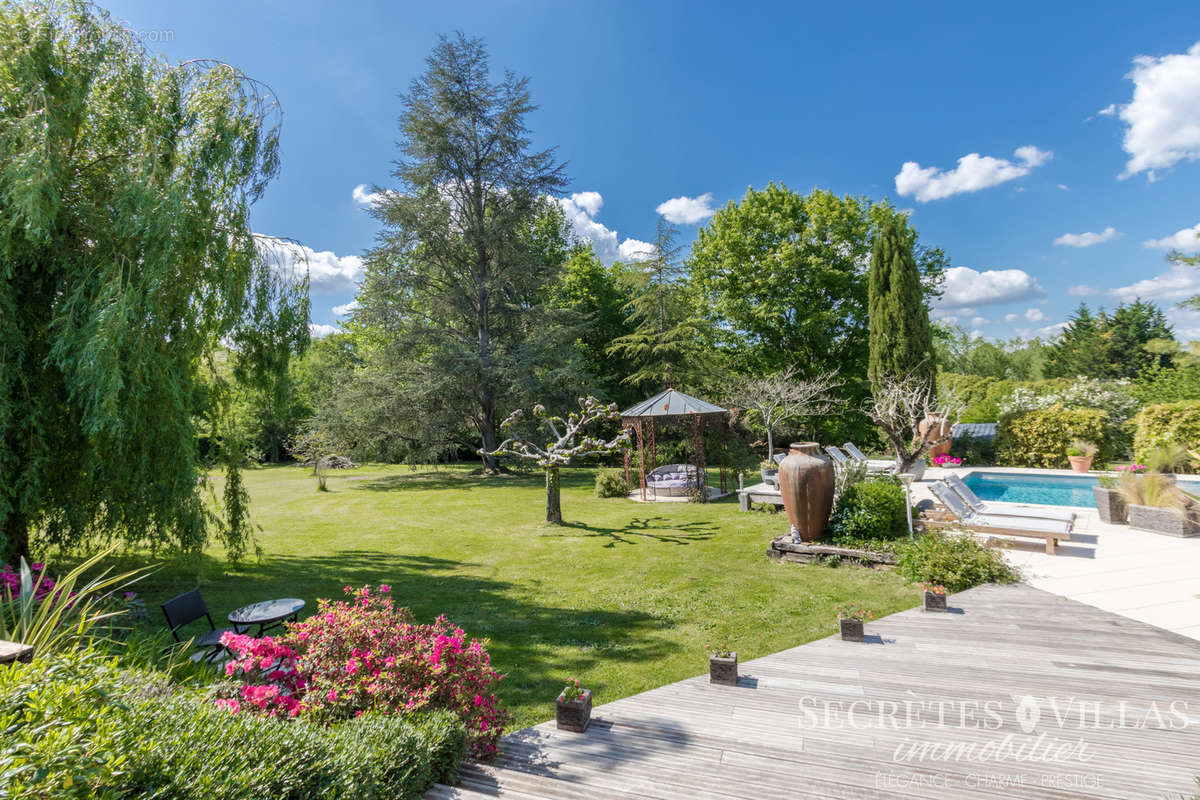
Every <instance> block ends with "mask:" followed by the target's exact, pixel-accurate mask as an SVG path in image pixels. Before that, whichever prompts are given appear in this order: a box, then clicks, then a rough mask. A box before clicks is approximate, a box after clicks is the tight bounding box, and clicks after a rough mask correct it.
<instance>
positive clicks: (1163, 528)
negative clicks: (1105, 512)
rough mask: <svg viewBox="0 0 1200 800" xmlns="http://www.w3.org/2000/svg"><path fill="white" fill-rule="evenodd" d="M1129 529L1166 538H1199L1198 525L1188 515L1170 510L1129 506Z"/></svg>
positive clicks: (1199, 530)
mask: <svg viewBox="0 0 1200 800" xmlns="http://www.w3.org/2000/svg"><path fill="white" fill-rule="evenodd" d="M1129 527H1131V528H1137V529H1138V530H1142V531H1151V532H1153V533H1162V534H1166V535H1167V536H1179V537H1186V536H1200V525H1198V524H1197V523H1196V520H1195V519H1193V518H1192V517H1191V516H1190V515H1185V514H1180V513H1179V512H1178V511H1176V510H1174V509H1172V508H1156V507H1154V506H1138V505H1133V504H1132V503H1130V505H1129Z"/></svg>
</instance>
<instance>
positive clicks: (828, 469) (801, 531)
mask: <svg viewBox="0 0 1200 800" xmlns="http://www.w3.org/2000/svg"><path fill="white" fill-rule="evenodd" d="M779 493H780V494H781V495H783V507H784V508H785V509H786V510H787V515H788V521H789V522H791V523H792V539H793V540H794V541H798V542H815V541H817V540H818V539H820V538H821V534H822V533H824V532H825V524H826V523H827V522H829V514H830V512H832V511H833V464H832V463H830V461H829V460H828V459H827V458H825V457H824V456H822V455H821V454H820V450H819V449H818V446H817V443H816V442H795V443H793V444H791V445H790V446H789V447H788V456H787V458H785V459H784V460H783V463H781V464H780V465H779Z"/></svg>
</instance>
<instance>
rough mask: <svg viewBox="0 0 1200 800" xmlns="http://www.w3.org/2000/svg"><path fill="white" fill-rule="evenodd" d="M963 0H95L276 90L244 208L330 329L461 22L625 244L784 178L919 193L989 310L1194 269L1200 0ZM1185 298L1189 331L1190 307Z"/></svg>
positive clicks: (186, 50) (1032, 313)
mask: <svg viewBox="0 0 1200 800" xmlns="http://www.w3.org/2000/svg"><path fill="white" fill-rule="evenodd" d="M835 5H836V6H837V7H836V8H831V7H829V6H835ZM974 5H976V4H963V3H961V2H954V3H908V4H897V3H877V4H870V3H854V4H849V3H847V4H828V3H821V4H806V5H801V4H795V3H778V4H771V3H761V4H756V3H738V4H711V5H708V4H703V3H695V2H692V3H672V2H644V3H638V2H627V3H590V4H583V3H535V2H505V1H503V0H492V1H491V2H486V3H454V2H440V3H420V4H413V3H365V2H353V1H352V0H343V2H339V3H329V4H322V3H314V2H289V3H282V2H255V3H245V2H242V3H232V2H212V1H211V0H210V1H209V2H205V3H181V2H164V1H163V0H158V2H146V1H144V0H121V1H120V2H110V3H107V4H106V7H107V8H109V10H110V11H111V12H112V13H113V15H114V16H115V17H116V18H117V19H119V20H122V21H124V22H125V23H126V24H128V25H129V27H131V28H132V29H134V30H136V31H138V32H140V33H141V35H142V38H143V40H144V41H146V42H147V43H148V45H149V46H150V47H151V48H153V49H156V50H159V51H161V52H162V53H164V54H165V55H166V56H167V57H168V58H170V59H172V60H179V59H187V58H199V57H210V58H218V59H221V60H224V61H228V62H230V63H233V64H236V65H238V66H239V67H241V68H242V69H243V70H245V71H246V72H247V73H248V74H249V75H251V76H252V77H254V78H257V79H258V80H261V81H263V82H265V83H267V84H268V85H270V86H271V87H272V89H273V90H274V91H275V92H276V94H277V95H278V96H279V98H280V101H281V103H282V105H283V109H284V127H283V153H282V156H283V166H282V169H281V173H280V176H279V178H278V180H276V181H275V183H274V184H273V185H272V186H271V188H270V189H269V190H268V192H267V194H266V196H265V197H264V198H263V199H262V200H261V201H260V202H259V204H258V206H256V207H255V210H254V226H255V229H256V230H257V231H258V232H260V233H264V234H271V235H278V236H289V237H293V238H296V239H298V240H300V241H301V242H302V243H303V244H304V245H306V246H307V247H309V248H312V250H313V251H314V254H313V255H312V256H311V265H312V277H313V321H314V323H316V324H317V325H318V326H321V327H319V328H318V330H319V331H321V330H328V327H326V326H332V325H336V324H337V322H338V313H337V310H336V309H338V308H341V307H344V306H345V305H346V304H347V303H349V302H350V301H351V300H352V299H353V295H354V280H355V278H356V276H357V270H358V269H360V267H361V263H360V261H359V259H358V256H359V255H361V253H362V251H363V250H364V249H365V248H367V247H369V246H370V245H371V243H372V239H373V236H374V234H375V231H376V225H375V223H374V221H373V220H371V219H370V218H369V217H368V216H367V215H366V213H365V212H364V205H363V201H364V199H365V198H364V197H363V192H361V191H359V192H358V193H357V196H356V192H355V189H356V187H359V186H362V185H368V186H369V185H371V184H376V183H377V184H381V185H383V186H385V187H386V186H388V185H389V183H390V182H391V178H390V175H389V172H390V169H391V162H392V160H393V159H394V157H395V140H396V126H395V122H396V117H397V115H398V114H399V111H400V102H399V99H398V96H397V95H398V93H399V92H401V91H403V90H404V89H405V88H406V87H407V86H408V84H409V82H410V81H411V79H412V78H413V77H414V76H416V75H417V74H419V73H420V72H421V70H422V68H423V61H424V58H425V56H426V55H427V54H428V53H429V51H430V49H431V48H432V46H433V45H434V43H435V42H436V37H437V35H438V34H439V33H451V32H453V31H455V30H462V31H464V32H466V33H468V34H471V35H478V36H482V37H484V38H485V39H486V41H487V43H488V46H489V49H490V51H491V56H492V66H493V69H496V70H498V69H503V68H508V69H512V70H513V71H515V72H517V73H520V74H525V75H528V76H530V78H531V89H532V92H533V96H534V100H535V101H536V102H537V103H538V105H539V106H540V109H539V110H538V111H537V112H536V113H535V114H534V115H533V116H532V118H531V120H530V123H531V127H532V128H533V132H534V136H535V140H536V143H537V144H538V145H540V146H549V145H557V146H558V148H559V153H560V155H561V157H562V158H563V159H564V160H565V161H567V162H568V174H569V175H570V177H571V179H572V183H571V187H570V189H569V194H574V195H575V196H574V197H573V198H572V197H567V198H564V200H563V203H564V206H565V207H566V208H567V209H568V211H569V212H570V215H571V216H572V218H573V219H574V220H575V221H576V223H577V230H578V231H579V233H580V234H581V235H586V236H589V237H591V238H593V239H594V240H595V243H596V246H597V249H598V251H600V252H601V253H602V254H607V255H608V256H609V257H616V256H617V255H618V254H619V253H620V252H621V245H622V243H625V242H626V240H630V241H629V242H628V243H627V244H626V245H625V252H629V251H630V250H632V249H636V243H637V242H639V241H645V240H649V239H651V238H653V231H654V226H655V220H656V209H659V208H660V207H661V208H663V210H664V211H665V212H669V215H670V216H673V217H675V218H676V219H678V220H681V224H680V228H681V230H682V232H683V235H684V237H685V238H687V239H690V238H692V237H694V235H695V231H696V229H697V225H696V220H697V219H699V218H702V217H703V216H704V215H705V214H707V213H709V212H710V210H711V209H712V208H717V207H720V206H722V205H724V204H725V203H726V202H728V201H730V200H735V201H736V200H737V199H738V198H740V197H741V196H742V194H743V193H744V192H745V190H746V188H747V187H749V186H754V187H762V186H763V185H765V184H766V183H767V182H768V181H770V180H776V181H781V182H783V183H785V184H787V185H788V186H790V187H791V188H793V189H796V190H799V191H807V190H809V189H812V188H814V187H821V188H826V189H830V190H832V191H834V192H837V193H839V194H841V193H853V194H865V195H869V196H871V197H873V198H881V197H888V198H889V199H891V200H892V201H893V202H894V203H896V204H897V205H898V206H900V207H903V208H909V209H912V213H913V216H912V220H913V224H914V225H916V227H917V228H918V230H919V231H920V232H921V235H922V238H923V240H924V241H925V242H926V243H928V244H933V245H937V246H940V247H943V248H944V249H945V250H946V252H947V253H948V254H949V256H950V258H951V260H952V263H953V265H954V267H955V269H954V270H953V272H952V274H951V276H950V280H949V282H948V284H947V297H946V299H945V301H944V302H943V303H942V304H941V305H940V306H939V308H938V309H937V310H936V314H937V315H939V316H940V317H943V318H955V319H956V320H957V322H958V323H959V324H962V325H964V326H965V327H967V328H968V329H971V330H978V331H979V332H980V333H981V335H985V336H989V337H1009V336H1013V335H1017V334H1020V335H1025V336H1029V335H1043V336H1045V335H1049V334H1051V333H1053V331H1054V330H1055V327H1054V326H1055V325H1056V324H1058V323H1061V322H1062V321H1064V320H1065V319H1066V318H1067V315H1068V314H1069V313H1070V311H1071V310H1072V309H1073V308H1074V307H1075V305H1077V304H1078V302H1079V300H1080V299H1086V300H1087V301H1088V302H1089V303H1091V304H1093V305H1106V306H1109V307H1111V306H1113V305H1115V304H1116V303H1117V302H1118V301H1119V300H1122V299H1125V300H1128V299H1132V298H1133V297H1134V296H1141V297H1143V298H1146V299H1153V300H1156V301H1157V302H1160V303H1161V304H1163V305H1164V307H1173V306H1174V304H1175V303H1176V302H1177V301H1178V300H1179V299H1182V298H1183V297H1186V296H1189V295H1191V294H1196V293H1200V271H1188V270H1182V269H1173V268H1171V267H1170V265H1168V264H1167V263H1166V262H1165V260H1164V258H1163V256H1164V254H1165V252H1166V249H1167V248H1168V247H1169V246H1170V244H1172V243H1181V244H1187V243H1190V242H1191V241H1193V240H1194V237H1192V236H1191V235H1190V234H1187V233H1186V231H1187V229H1192V228H1195V229H1196V230H1197V231H1200V202H1198V200H1197V192H1196V188H1197V179H1198V178H1200V163H1198V162H1197V161H1196V159H1198V158H1200V12H1198V11H1197V10H1196V8H1195V5H1194V4H1192V3H1181V2H1174V3H1121V4H1114V3H1096V2H1088V3H1082V2H1080V3H1055V4H1049V5H1047V4H1040V5H1038V6H1034V5H1031V4H1026V3H1019V4H1018V3H1013V4H1010V5H1008V6H1007V7H1003V6H1001V5H1000V4H991V6H990V7H988V8H983V7H979V8H975V7H972V6H974ZM964 6H965V7H964ZM972 154H975V155H972ZM678 198H683V199H681V200H679V199H678ZM672 199H677V200H676V202H674V203H672V204H669V205H666V206H663V205H662V204H663V203H664V202H666V201H668V200H672ZM1192 249H1200V246H1196V247H1193V248H1192ZM1193 273H1194V274H1193ZM1171 317H1172V320H1173V321H1174V322H1175V324H1176V326H1177V329H1178V330H1177V333H1178V334H1179V335H1180V336H1181V338H1184V339H1191V338H1195V339H1200V315H1197V314H1192V313H1185V312H1179V311H1176V310H1174V309H1172V311H1171Z"/></svg>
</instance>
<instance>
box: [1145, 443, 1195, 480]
mask: <svg viewBox="0 0 1200 800" xmlns="http://www.w3.org/2000/svg"><path fill="white" fill-rule="evenodd" d="M1189 455H1190V454H1189V453H1188V449H1187V448H1186V447H1184V446H1183V445H1181V444H1177V443H1176V442H1167V443H1166V444H1161V445H1159V446H1158V447H1156V448H1154V449H1153V450H1151V451H1150V452H1149V453H1146V464H1145V466H1146V468H1147V469H1149V470H1150V471H1151V472H1158V473H1161V474H1162V475H1163V476H1165V477H1166V479H1167V480H1169V481H1171V482H1172V483H1174V482H1175V473H1176V472H1179V471H1180V470H1181V469H1183V468H1184V467H1185V466H1187V462H1188V456H1189Z"/></svg>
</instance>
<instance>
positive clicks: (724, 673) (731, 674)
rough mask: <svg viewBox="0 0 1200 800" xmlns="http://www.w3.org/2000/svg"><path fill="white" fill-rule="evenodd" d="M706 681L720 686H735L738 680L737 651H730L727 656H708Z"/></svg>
mask: <svg viewBox="0 0 1200 800" xmlns="http://www.w3.org/2000/svg"><path fill="white" fill-rule="evenodd" d="M708 682H709V683H717V684H720V685H722V686H737V682H738V657H737V653H730V654H729V658H720V657H718V656H709V657H708Z"/></svg>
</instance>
